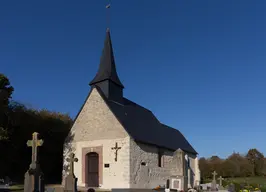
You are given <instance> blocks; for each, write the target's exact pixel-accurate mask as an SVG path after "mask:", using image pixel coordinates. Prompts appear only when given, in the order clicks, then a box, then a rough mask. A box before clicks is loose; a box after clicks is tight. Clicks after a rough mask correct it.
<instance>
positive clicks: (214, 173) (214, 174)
mask: <svg viewBox="0 0 266 192" xmlns="http://www.w3.org/2000/svg"><path fill="white" fill-rule="evenodd" d="M212 175H213V180H214V181H215V176H216V175H217V173H216V171H214V172H213V173H212Z"/></svg>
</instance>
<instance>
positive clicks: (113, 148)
mask: <svg viewBox="0 0 266 192" xmlns="http://www.w3.org/2000/svg"><path fill="white" fill-rule="evenodd" d="M119 149H121V147H118V145H117V143H115V147H112V150H115V161H117V152H118V150H119Z"/></svg>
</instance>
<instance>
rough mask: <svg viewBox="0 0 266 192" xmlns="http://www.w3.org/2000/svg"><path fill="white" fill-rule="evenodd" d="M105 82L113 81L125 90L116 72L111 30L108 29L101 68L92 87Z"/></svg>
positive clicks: (92, 82)
mask: <svg viewBox="0 0 266 192" xmlns="http://www.w3.org/2000/svg"><path fill="white" fill-rule="evenodd" d="M105 80H109V81H112V82H113V83H115V84H116V85H118V86H120V87H122V88H124V86H123V84H122V83H121V81H120V79H119V77H118V75H117V72H116V66H115V58H114V53H113V47H112V42H111V35H110V29H109V28H107V30H106V37H105V41H104V48H103V51H102V56H101V60H100V66H99V69H98V72H97V74H96V76H95V77H94V79H93V80H92V81H91V82H90V85H94V84H96V83H99V82H102V81H105Z"/></svg>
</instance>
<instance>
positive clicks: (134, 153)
mask: <svg viewBox="0 0 266 192" xmlns="http://www.w3.org/2000/svg"><path fill="white" fill-rule="evenodd" d="M174 155H176V153H174V152H173V151H169V150H164V151H163V157H162V167H159V166H158V148H157V147H156V146H152V145H146V144H143V143H137V142H135V141H134V140H133V139H131V140H130V187H131V188H154V187H156V186H158V185H161V186H163V185H165V184H166V180H167V179H169V178H170V176H177V175H183V169H182V168H183V167H182V166H183V165H182V160H181V159H180V157H175V156H174ZM188 156H189V158H190V164H191V169H192V171H191V172H194V169H195V156H193V155H192V154H188ZM142 162H144V163H145V164H146V165H142V164H141V163H142ZM185 171H187V170H185ZM184 174H185V173H184ZM190 178H191V182H192V184H193V183H194V177H190ZM192 180H193V181H192ZM186 183H187V182H186Z"/></svg>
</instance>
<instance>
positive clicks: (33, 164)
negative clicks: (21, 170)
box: [27, 132, 43, 169]
mask: <svg viewBox="0 0 266 192" xmlns="http://www.w3.org/2000/svg"><path fill="white" fill-rule="evenodd" d="M38 135H39V133H37V132H34V133H33V134H32V140H28V141H27V146H28V147H32V154H31V164H30V168H32V169H35V168H36V164H37V162H38V159H37V154H38V150H37V149H38V147H40V146H42V145H43V140H42V139H40V140H38Z"/></svg>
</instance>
